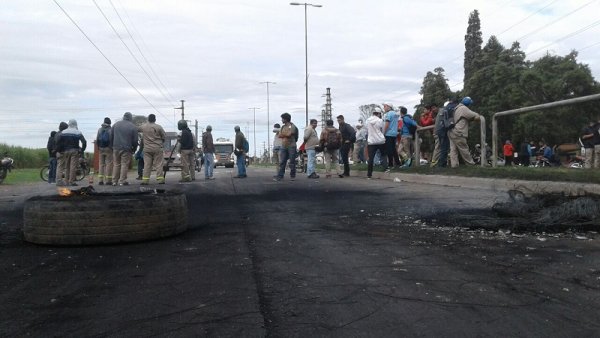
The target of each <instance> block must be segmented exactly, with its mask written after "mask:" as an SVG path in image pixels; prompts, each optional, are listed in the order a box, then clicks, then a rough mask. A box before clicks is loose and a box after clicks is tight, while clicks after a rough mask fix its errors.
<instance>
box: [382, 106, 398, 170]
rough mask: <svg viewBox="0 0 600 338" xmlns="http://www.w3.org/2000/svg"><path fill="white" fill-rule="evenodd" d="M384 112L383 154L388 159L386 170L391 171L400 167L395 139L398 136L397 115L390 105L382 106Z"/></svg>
mask: <svg viewBox="0 0 600 338" xmlns="http://www.w3.org/2000/svg"><path fill="white" fill-rule="evenodd" d="M383 111H384V114H385V115H384V117H383V121H384V123H385V124H384V126H383V134H384V135H385V153H386V154H387V158H388V165H387V169H391V168H393V167H394V165H396V166H400V158H399V157H398V151H397V150H396V138H397V136H398V113H397V112H396V111H395V110H394V106H393V105H392V104H391V103H384V104H383Z"/></svg>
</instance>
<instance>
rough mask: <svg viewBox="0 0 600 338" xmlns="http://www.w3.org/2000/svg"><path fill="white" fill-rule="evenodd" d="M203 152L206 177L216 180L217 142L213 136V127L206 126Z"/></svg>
mask: <svg viewBox="0 0 600 338" xmlns="http://www.w3.org/2000/svg"><path fill="white" fill-rule="evenodd" d="M202 152H203V153H204V179H205V180H214V178H213V168H214V167H215V144H214V142H213V137H212V127H211V126H210V125H208V126H206V131H205V132H204V133H202Z"/></svg>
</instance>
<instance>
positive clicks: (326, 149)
mask: <svg viewBox="0 0 600 338" xmlns="http://www.w3.org/2000/svg"><path fill="white" fill-rule="evenodd" d="M325 124H326V127H325V129H323V130H322V131H321V137H319V142H320V143H321V147H322V148H323V157H324V159H325V178H331V164H332V163H333V164H334V166H335V171H336V174H337V175H338V177H340V178H343V177H344V175H342V174H341V173H340V163H339V158H338V152H339V149H340V148H341V147H342V133H341V132H340V131H339V130H338V129H337V128H336V127H334V126H333V120H327V122H325Z"/></svg>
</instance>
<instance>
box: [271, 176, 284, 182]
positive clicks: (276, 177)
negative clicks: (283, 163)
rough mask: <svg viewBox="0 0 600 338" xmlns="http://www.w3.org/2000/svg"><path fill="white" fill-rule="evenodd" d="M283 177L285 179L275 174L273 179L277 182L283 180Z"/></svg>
mask: <svg viewBox="0 0 600 338" xmlns="http://www.w3.org/2000/svg"><path fill="white" fill-rule="evenodd" d="M282 179H283V177H279V176H274V177H273V181H275V182H279V181H281V180H282Z"/></svg>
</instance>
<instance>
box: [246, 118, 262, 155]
mask: <svg viewBox="0 0 600 338" xmlns="http://www.w3.org/2000/svg"><path fill="white" fill-rule="evenodd" d="M248 109H252V110H253V111H254V158H255V159H256V110H257V109H260V108H257V107H252V108H248Z"/></svg>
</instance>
